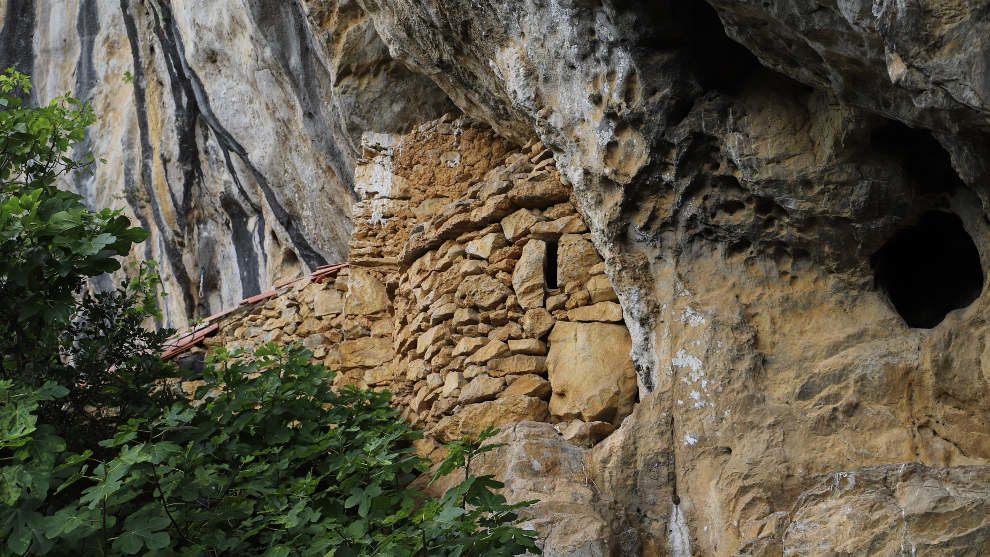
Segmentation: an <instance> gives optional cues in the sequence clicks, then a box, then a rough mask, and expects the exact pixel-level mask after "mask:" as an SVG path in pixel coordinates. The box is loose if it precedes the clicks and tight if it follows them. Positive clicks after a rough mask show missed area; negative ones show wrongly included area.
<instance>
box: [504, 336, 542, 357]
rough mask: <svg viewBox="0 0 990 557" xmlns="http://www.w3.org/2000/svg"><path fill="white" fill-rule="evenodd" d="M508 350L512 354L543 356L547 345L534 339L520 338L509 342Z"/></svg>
mask: <svg viewBox="0 0 990 557" xmlns="http://www.w3.org/2000/svg"><path fill="white" fill-rule="evenodd" d="M509 350H510V351H512V353H513V354H530V355H533V356H543V355H545V354H546V353H547V345H546V344H543V343H542V342H540V341H539V340H538V339H535V338H521V339H517V340H510V341H509Z"/></svg>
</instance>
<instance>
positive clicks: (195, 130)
mask: <svg viewBox="0 0 990 557" xmlns="http://www.w3.org/2000/svg"><path fill="white" fill-rule="evenodd" d="M3 26H4V27H3V31H2V32H0V65H3V66H4V67H6V66H9V65H14V66H16V67H18V68H19V69H20V70H21V71H24V72H25V73H30V74H32V76H33V77H34V79H35V82H36V85H37V89H36V97H37V101H38V102H47V101H48V100H49V99H51V98H53V97H54V96H56V95H58V94H62V93H64V92H72V93H74V94H75V95H77V96H80V97H81V98H84V99H87V100H90V101H91V102H93V105H94V108H95V109H96V112H97V114H98V115H99V121H98V124H97V125H96V126H94V128H92V129H91V130H90V133H89V136H88V137H87V141H86V142H85V144H84V145H82V146H81V148H80V149H79V151H80V154H81V153H82V152H84V151H86V150H88V151H92V152H93V153H95V155H96V156H97V157H101V158H104V159H106V160H107V163H106V164H100V165H97V167H96V169H95V174H94V176H92V177H76V178H75V179H74V186H75V187H76V189H77V190H78V191H79V192H80V193H81V194H83V195H84V197H86V198H87V199H88V200H89V201H90V202H91V203H93V204H94V205H96V206H113V207H122V206H123V207H126V209H127V211H128V212H129V213H130V214H132V215H133V216H134V217H135V218H136V219H137V220H138V221H139V222H140V223H141V224H142V225H143V226H145V227H146V228H148V229H149V230H151V231H152V237H151V239H149V241H148V242H147V243H146V244H145V253H143V254H140V257H141V258H146V259H154V260H156V261H159V262H161V263H162V277H163V278H164V279H165V283H166V290H167V291H168V292H169V293H170V294H171V296H169V297H168V298H166V324H168V325H173V326H180V325H182V324H184V323H185V322H186V321H187V320H188V319H192V318H194V317H203V316H206V315H209V314H210V313H212V312H214V311H217V310H219V309H220V308H222V307H226V306H229V305H231V304H233V303H235V302H236V301H238V300H240V299H241V298H243V297H246V296H249V295H253V294H257V293H258V292H260V291H262V290H264V289H267V288H268V287H269V286H270V285H271V284H272V283H274V282H276V281H277V280H279V279H282V278H287V277H291V276H294V275H295V274H297V273H299V272H300V271H303V270H306V269H312V268H314V267H315V266H317V265H319V264H322V263H325V262H327V261H339V260H344V259H346V257H347V241H348V237H349V234H350V226H351V225H350V207H351V204H352V203H353V201H354V200H355V199H356V198H357V194H356V193H355V192H354V191H353V172H354V165H355V162H356V160H357V158H358V156H359V142H360V136H361V133H362V132H364V131H368V130H371V131H384V132H396V131H403V130H406V129H408V128H409V126H410V125H412V124H414V123H418V122H420V121H423V120H426V119H430V118H434V117H436V116H438V115H439V114H441V113H443V112H444V111H446V110H449V108H450V105H449V102H448V101H447V99H446V97H445V96H444V95H443V93H441V92H440V91H439V90H438V89H436V88H435V86H433V85H432V84H431V83H430V82H429V80H428V79H427V78H425V77H421V76H417V75H415V74H412V73H410V72H409V71H408V70H406V69H405V68H404V67H403V66H401V65H399V64H397V63H396V62H395V61H393V60H392V59H391V58H390V57H389V55H388V52H387V49H386V48H385V46H384V45H383V44H382V43H381V41H380V40H378V38H377V35H376V34H375V32H374V29H373V27H372V26H371V25H370V22H369V21H368V20H367V19H366V17H365V16H364V15H363V13H361V11H360V10H358V9H356V8H355V7H354V6H352V5H351V4H350V3H347V2H345V3H344V5H343V6H339V7H338V6H337V5H336V3H335V2H307V3H303V2H295V1H293V2H277V1H271V0H257V1H246V2H222V3H212V2H196V1H192V2H160V1H158V0H151V1H146V2H141V1H136V0H79V1H72V2H67V3H64V4H59V5H58V6H57V7H56V6H55V4H53V3H51V2H20V1H17V2H8V3H7V4H6V6H5V12H4V20H3ZM126 75H130V76H133V79H128V78H125V76H126ZM135 255H138V254H135ZM107 285H108V284H107V283H106V282H105V281H104V286H107Z"/></svg>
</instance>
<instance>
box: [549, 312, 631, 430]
mask: <svg viewBox="0 0 990 557" xmlns="http://www.w3.org/2000/svg"><path fill="white" fill-rule="evenodd" d="M549 341H550V342H549V344H550V351H549V354H548V356H547V368H548V373H549V378H550V385H551V387H552V388H553V396H551V398H550V411H551V412H552V413H553V415H554V416H558V417H560V418H563V419H575V418H580V419H582V420H584V421H588V422H593V421H605V422H611V423H618V421H619V420H621V419H622V418H623V417H625V416H626V415H628V414H629V413H630V412H631V411H632V407H633V404H634V403H635V401H636V394H637V387H636V371H635V368H634V367H633V363H632V360H630V359H629V349H630V346H631V340H630V337H629V332H628V331H627V330H626V328H625V327H623V326H622V325H609V324H604V323H568V322H563V321H560V322H557V324H556V325H554V327H553V331H552V332H551V333H550V339H549Z"/></svg>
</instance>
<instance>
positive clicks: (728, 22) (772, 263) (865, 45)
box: [363, 0, 990, 555]
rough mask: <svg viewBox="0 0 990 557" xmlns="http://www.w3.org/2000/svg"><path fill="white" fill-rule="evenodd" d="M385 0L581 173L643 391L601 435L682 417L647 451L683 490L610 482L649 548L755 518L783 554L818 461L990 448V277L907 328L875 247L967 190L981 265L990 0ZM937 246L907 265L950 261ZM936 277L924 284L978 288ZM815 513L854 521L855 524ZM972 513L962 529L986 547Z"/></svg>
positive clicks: (398, 19)
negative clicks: (988, 351)
mask: <svg viewBox="0 0 990 557" xmlns="http://www.w3.org/2000/svg"><path fill="white" fill-rule="evenodd" d="M363 4H364V6H365V8H366V9H367V10H368V12H369V14H370V15H371V17H372V18H373V20H374V22H375V25H376V28H377V29H378V30H379V33H380V34H381V36H382V37H383V40H384V41H385V42H386V43H387V44H388V45H389V48H390V50H391V51H392V52H393V53H395V54H396V56H398V57H399V58H400V59H401V60H403V61H405V62H406V63H407V64H408V65H410V67H413V68H417V69H418V70H419V71H422V72H423V73H425V74H427V75H430V76H431V77H432V78H433V79H434V80H435V82H436V83H437V84H438V85H439V86H440V87H441V88H442V89H443V90H444V91H445V92H446V93H447V94H448V95H449V96H450V98H451V99H452V100H453V101H454V102H455V103H456V104H458V106H459V107H460V108H461V109H462V110H464V111H465V112H467V113H469V114H472V115H474V116H476V117H478V118H481V119H484V120H486V121H489V122H490V123H492V125H493V126H495V127H496V129H498V130H499V131H500V132H501V133H504V134H505V135H507V136H509V137H515V138H526V137H529V133H530V130H531V131H532V133H535V134H536V135H537V137H538V138H539V139H541V140H542V141H543V143H545V144H546V145H547V146H548V147H549V148H550V149H551V150H553V152H554V155H555V159H556V162H557V167H558V168H559V169H560V171H561V173H562V174H563V175H564V176H566V177H567V179H568V180H569V181H570V182H571V183H572V184H573V186H574V190H575V197H576V202H577V205H578V206H579V208H580V209H581V211H582V212H584V214H585V215H586V216H587V218H588V226H589V228H590V229H591V232H592V239H593V240H594V243H595V245H596V247H597V248H598V251H599V252H600V253H601V254H602V256H603V257H604V259H605V262H606V268H607V275H608V276H609V277H610V278H611V281H612V284H613V285H614V286H615V290H616V293H617V295H618V300H619V303H620V304H621V306H622V310H623V314H624V317H625V321H626V324H627V326H628V327H629V330H630V333H631V335H632V354H633V361H634V362H635V364H636V368H637V371H638V380H639V390H640V400H641V401H640V403H639V405H638V406H637V410H636V411H634V412H633V414H632V415H631V416H630V417H629V418H627V419H626V420H625V421H624V423H623V424H622V425H621V426H620V427H619V429H618V430H617V431H616V432H615V433H613V434H612V435H611V436H609V437H608V438H607V439H606V440H605V441H603V442H602V443H600V444H599V445H597V446H596V447H595V454H596V455H597V456H598V457H600V458H601V459H602V461H606V462H610V463H614V464H613V465H614V466H615V467H617V468H622V469H627V468H629V467H630V465H629V464H620V461H619V460H617V459H615V455H618V454H623V451H628V450H633V449H631V448H629V447H624V446H622V445H613V443H616V442H613V441H612V440H613V439H626V440H627V442H628V441H629V440H630V439H636V440H637V441H640V442H642V441H643V440H644V439H648V438H650V437H651V436H653V437H655V436H657V435H663V436H667V439H666V440H665V441H662V442H661V441H659V440H657V443H658V444H659V445H660V446H658V448H657V449H656V450H657V451H658V453H659V454H662V455H663V456H662V457H661V458H658V459H657V460H656V461H655V462H656V463H655V465H654V468H653V469H652V470H651V474H654V475H655V477H657V478H662V479H661V480H658V481H660V482H663V484H664V485H665V486H667V488H668V489H670V492H668V493H669V494H670V497H669V498H667V499H666V500H665V501H664V502H663V503H661V502H660V501H658V500H653V501H649V502H643V501H642V500H639V498H640V497H642V490H641V489H640V488H639V486H637V485H636V484H635V482H628V481H627V482H619V483H617V484H613V486H614V487H613V488H612V489H618V490H619V491H620V492H622V493H621V494H614V495H613V497H614V500H616V501H623V502H627V503H630V504H633V505H635V506H629V507H624V509H625V511H624V512H625V513H626V514H625V515H624V516H625V517H626V520H628V521H629V522H628V523H626V524H625V525H624V527H625V528H626V529H624V530H611V531H610V532H611V533H610V534H608V536H611V537H610V538H609V539H610V540H612V541H616V540H619V539H622V540H624V543H625V542H628V543H630V544H631V545H628V546H624V547H632V548H634V549H635V552H642V553H644V554H651V555H652V554H674V555H686V554H691V553H694V554H702V555H731V554H734V553H736V552H739V551H742V550H743V548H755V547H757V545H758V544H757V542H756V540H760V542H759V543H760V544H763V545H760V546H759V547H761V548H762V549H760V550H759V551H755V550H754V553H759V554H766V555H775V554H781V553H784V552H789V551H790V549H788V548H789V547H793V546H789V545H788V539H790V538H789V536H791V535H792V534H786V533H785V532H786V530H785V531H781V532H778V531H777V530H775V528H776V524H777V523H778V517H780V516H781V515H780V514H778V513H783V512H790V511H789V510H790V509H793V508H795V507H794V505H796V504H798V503H799V501H800V500H801V499H800V497H801V494H802V493H807V492H808V490H812V489H814V486H815V485H816V482H817V480H816V479H815V478H816V477H818V476H820V475H822V474H831V473H836V472H840V471H847V472H849V473H853V472H855V471H856V470H859V469H863V468H872V467H876V466H899V465H901V464H904V463H912V462H917V463H921V464H923V465H925V466H929V467H933V468H944V469H946V470H947V471H951V470H952V469H953V467H956V466H961V465H975V466H981V467H982V466H986V465H987V464H988V458H990V444H988V443H987V439H988V438H987V436H986V429H985V427H986V424H987V423H988V421H990V419H988V418H990V415H988V407H987V405H986V403H985V401H984V397H983V395H982V393H985V392H986V390H987V384H986V379H985V377H984V374H983V372H982V371H980V370H981V369H982V367H983V364H981V363H980V362H981V361H982V359H983V358H984V356H983V352H984V350H983V348H982V340H981V339H982V338H983V335H984V325H983V323H984V321H985V319H986V312H987V307H988V304H987V294H986V291H985V288H979V289H978V290H979V292H977V293H976V294H975V296H974V298H975V299H973V301H972V303H968V304H964V305H962V307H960V306H956V308H955V309H954V310H952V311H948V309H950V308H942V307H931V308H922V309H923V310H924V311H925V312H929V313H931V314H933V315H935V316H936V317H935V318H934V321H936V322H937V324H935V325H934V326H933V327H930V328H911V327H908V326H907V324H906V322H905V320H904V318H903V317H902V316H901V315H899V314H898V312H897V309H896V307H895V306H894V304H893V303H891V301H890V297H891V296H890V295H891V290H890V283H889V282H885V280H879V279H878V273H877V265H878V263H877V258H875V257H874V255H875V254H877V253H878V252H879V251H880V250H881V248H882V247H883V246H884V245H885V244H886V243H887V242H888V241H889V240H891V239H892V238H894V237H895V236H898V234H899V232H900V231H901V230H903V229H905V228H907V227H910V226H912V225H915V224H916V223H919V222H922V221H923V216H924V215H926V214H930V213H931V212H932V211H936V212H947V213H952V214H955V215H956V216H957V217H958V219H959V221H960V222H961V226H962V227H963V229H964V230H965V231H966V234H968V235H969V236H970V237H971V238H972V239H973V241H974V244H975V246H976V247H977V251H978V252H979V254H978V258H979V259H980V266H981V267H982V269H983V270H984V272H983V273H982V275H983V277H985V276H986V272H985V271H986V269H987V261H988V256H987V255H986V253H985V250H986V245H987V242H988V238H990V237H988V235H987V232H988V229H987V224H986V223H987V219H986V216H985V209H984V207H985V206H986V199H987V195H986V194H987V190H986V186H985V184H986V179H987V177H988V176H990V173H988V172H987V167H986V162H985V161H986V160H987V157H986V156H985V155H986V153H987V152H988V151H987V149H986V137H985V131H986V126H985V124H984V122H985V114H984V108H983V99H985V98H987V97H988V95H990V90H988V88H987V85H986V80H985V79H984V77H983V76H984V74H985V70H984V69H983V60H984V59H985V58H986V56H985V54H986V50H987V47H986V38H985V37H986V33H985V31H984V29H985V27H986V22H987V14H986V8H985V7H984V6H982V4H980V3H976V2H921V3H914V4H911V3H903V2H874V3H872V4H870V3H865V2H858V3H857V2H839V3H831V4H829V3H826V5H824V6H820V5H818V4H815V3H811V2H807V3H802V2H773V1H769V2H721V1H713V2H711V4H713V5H714V7H715V10H713V9H711V8H709V7H706V6H704V5H702V4H700V3H674V2H670V3H653V4H649V5H644V4H636V3H612V2H604V3H600V4H587V3H571V2H546V3H537V2H508V1H500V0H492V1H488V2H467V1H464V2H452V1H441V0H404V1H399V2H378V1H375V0H365V1H364V2H363ZM723 21H724V22H725V26H726V28H727V29H724V28H723ZM726 30H727V31H728V36H730V37H733V38H735V39H738V40H739V41H741V42H742V44H743V45H744V47H746V48H744V47H743V46H740V45H739V44H737V43H734V42H732V41H731V40H729V39H727V38H726V35H725V31H726ZM747 48H748V49H749V50H748V51H747ZM764 64H765V65H766V66H769V67H771V68H773V69H774V70H777V71H779V72H782V73H774V72H772V71H769V70H767V69H766V67H765V66H764ZM526 226H532V225H531V224H528V223H524V222H521V223H520V228H525V227H526ZM931 233H932V234H941V233H942V231H940V230H938V229H937V228H934V229H932V230H931ZM561 247H562V248H563V246H561ZM905 253H906V252H905ZM922 254H923V251H922V250H917V251H916V252H915V253H914V254H913V255H907V256H906V257H908V259H909V260H908V261H905V262H903V264H905V265H910V264H912V262H911V260H910V259H911V258H912V257H913V258H916V260H915V261H914V264H916V265H927V264H929V263H928V262H927V261H926V260H925V259H924V256H923V255H922ZM965 265H966V264H963V263H962V262H953V263H950V264H948V265H947V266H946V269H945V273H944V274H945V276H946V277H949V276H953V275H954V274H955V273H956V272H957V271H958V269H961V268H964V267H965ZM984 280H985V279H983V278H980V279H978V284H980V285H982V284H983V281H984ZM936 284H937V283H927V284H926V283H924V282H921V283H918V284H916V285H914V286H912V287H911V288H913V295H914V297H916V298H917V299H918V300H927V301H929V302H932V303H934V300H936V299H937V298H939V296H929V295H927V289H930V288H934V287H937V288H949V289H951V288H956V287H958V288H963V286H962V285H958V286H955V285H952V286H935V285H936ZM965 288H968V286H966V287H965ZM921 303H925V302H921ZM527 317H528V316H527ZM657 424H667V427H665V428H661V427H659V426H658V425H657ZM633 431H636V432H637V433H641V434H642V436H640V435H637V434H632V435H631V432H633ZM603 447H609V448H610V449H611V450H612V451H615V455H607V457H606V455H604V454H602V452H601V451H605V450H607V449H605V448H603ZM610 458H611V460H610ZM633 461H635V457H634V456H632V455H626V457H625V458H624V459H622V461H621V462H626V463H628V462H633ZM606 469H607V467H606ZM618 476H619V477H621V474H619V475H618ZM510 484H511V482H510ZM602 489H603V490H604V489H605V488H602ZM613 493H614V492H613ZM949 497H962V495H959V496H955V495H950V496H949ZM961 500H962V499H960V501H961ZM634 501H635V502H636V503H633V502H634ZM638 503H643V504H638ZM871 512H875V513H877V516H876V517H875V518H876V519H877V520H881V519H883V520H886V519H890V520H891V521H892V524H895V523H896V524H897V525H898V527H899V528H902V527H903V525H904V524H905V523H906V522H907V521H909V520H910V519H909V518H907V517H906V516H897V515H894V516H887V515H886V514H885V513H887V512H888V511H886V510H883V509H880V508H877V509H875V510H874V511H871ZM974 513H976V514H977V515H979V516H985V515H984V514H981V513H985V510H983V507H981V506H976V507H975V510H974ZM978 520H983V519H982V518H980V519H978ZM804 525H805V523H804V522H802V523H801V526H802V527H804ZM807 527H808V528H809V530H808V531H803V532H802V534H801V535H802V536H806V537H807V539H819V540H831V543H833V544H836V545H834V547H838V546H839V545H838V544H839V542H840V541H841V540H844V539H846V538H847V537H849V536H851V535H852V533H853V532H854V529H855V527H854V526H852V525H851V523H842V522H841V521H840V522H835V523H826V522H815V523H812V524H808V525H807ZM589 531H590V529H589ZM926 535H927V536H929V539H928V541H927V542H925V543H931V544H936V545H937V543H939V542H938V541H937V540H938V539H940V538H938V537H937V536H938V534H936V533H931V534H923V535H922V537H924V536H926ZM947 535H948V534H947ZM953 535H954V534H953ZM967 539H970V538H967ZM971 539H972V543H973V546H972V547H970V548H968V549H967V550H961V549H960V551H961V552H963V553H965V551H975V552H977V553H978V552H980V551H985V550H986V547H985V542H983V541H981V539H980V538H979V537H978V536H975V537H973V538H971ZM629 540H635V541H634V542H631V541H629ZM855 543H857V542H850V545H849V547H860V546H856V545H855ZM923 545H924V544H922V545H919V546H918V547H921V546H923ZM905 547H906V548H908V549H906V551H908V552H910V548H909V546H905ZM582 551H586V550H580V551H578V550H575V552H574V553H576V554H589V553H582ZM863 551H867V552H868V550H863ZM946 551H950V550H948V549H947V550H946ZM853 552H854V553H855V551H853ZM564 553H566V552H564Z"/></svg>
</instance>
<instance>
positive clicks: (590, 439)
mask: <svg viewBox="0 0 990 557" xmlns="http://www.w3.org/2000/svg"><path fill="white" fill-rule="evenodd" d="M613 431H615V426H613V425H612V424H610V423H608V422H584V421H581V420H574V421H572V422H571V423H570V424H568V426H567V428H566V429H565V430H564V431H563V433H562V434H561V435H563V437H564V439H566V440H567V441H570V442H571V443H574V444H575V445H581V446H582V447H591V446H593V445H596V444H598V442H599V441H601V440H602V439H604V438H606V437H608V436H609V435H611V433H612V432H613Z"/></svg>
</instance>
